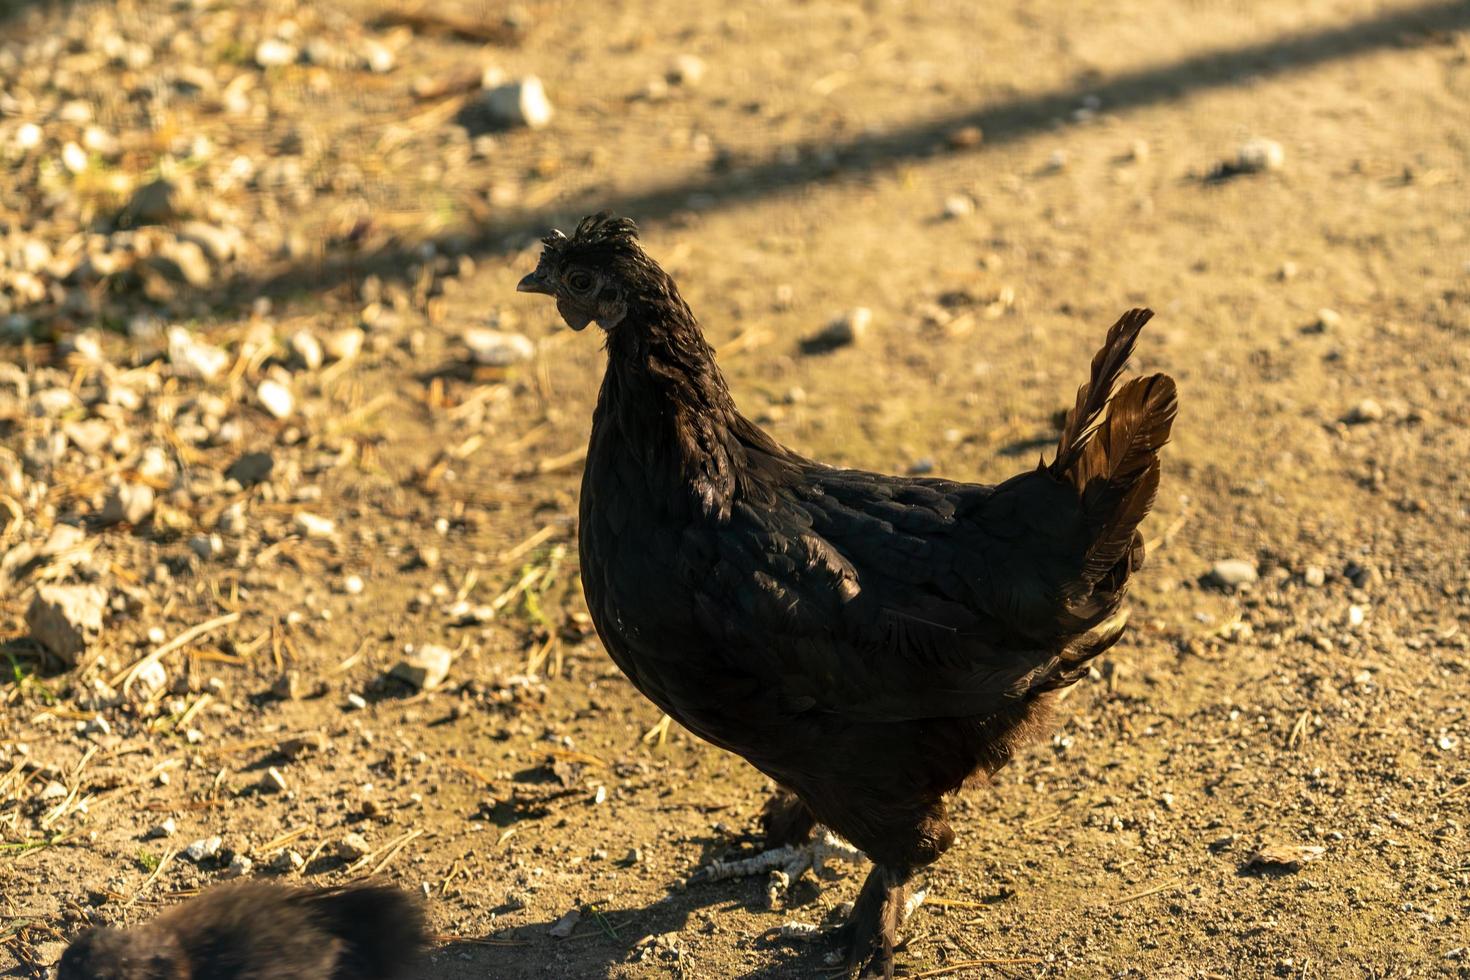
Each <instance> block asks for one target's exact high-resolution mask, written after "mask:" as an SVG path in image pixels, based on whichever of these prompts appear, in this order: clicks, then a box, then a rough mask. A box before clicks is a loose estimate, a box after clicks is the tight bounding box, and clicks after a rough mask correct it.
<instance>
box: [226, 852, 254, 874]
mask: <svg viewBox="0 0 1470 980" xmlns="http://www.w3.org/2000/svg"><path fill="white" fill-rule="evenodd" d="M253 867H255V862H254V861H252V860H250V859H249V858H248V857H246V856H245V855H243V854H236V855H235V856H234V857H232V858H230V866H229V867H228V868H226V869H225V873H224V875H222V877H225V878H243V877H244V876H245V875H248V874H249V873H250V869H251V868H253Z"/></svg>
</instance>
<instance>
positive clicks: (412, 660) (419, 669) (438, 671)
mask: <svg viewBox="0 0 1470 980" xmlns="http://www.w3.org/2000/svg"><path fill="white" fill-rule="evenodd" d="M453 663H454V651H452V650H450V649H449V648H448V647H443V646H439V645H438V644H436V643H425V644H423V645H422V646H420V647H417V648H416V649H414V650H413V651H412V652H410V653H409V654H408V655H407V656H405V657H404V658H403V659H402V660H400V661H399V662H398V663H396V664H394V665H393V669H392V670H391V671H389V674H390V675H391V676H393V677H396V678H398V679H399V680H402V681H407V682H408V683H409V684H412V685H413V686H414V687H417V688H419V689H420V690H424V691H432V690H433V689H434V688H436V687H438V686H439V685H440V684H442V683H443V682H444V679H445V678H446V677H448V676H449V668H450V666H451V665H452V664H453Z"/></svg>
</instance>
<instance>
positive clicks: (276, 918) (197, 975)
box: [57, 881, 427, 980]
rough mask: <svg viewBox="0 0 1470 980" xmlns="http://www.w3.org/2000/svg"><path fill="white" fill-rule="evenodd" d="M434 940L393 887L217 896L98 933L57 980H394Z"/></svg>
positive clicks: (68, 959)
mask: <svg viewBox="0 0 1470 980" xmlns="http://www.w3.org/2000/svg"><path fill="white" fill-rule="evenodd" d="M426 942H427V937H426V935H425V932H424V917H423V911H422V910H421V909H420V908H419V905H418V903H417V902H416V901H414V900H413V899H412V898H410V897H409V896H408V895H406V894H404V893H403V892H401V891H399V890H397V889H395V888H391V887H388V886H386V885H370V884H359V885H349V886H346V887H343V888H319V889H293V888H286V887H284V886H281V885H275V884H271V883H268V882H263V881H244V882H239V883H232V884H226V885H220V886H218V887H215V888H211V889H209V890H208V891H206V892H204V893H203V894H201V895H199V896H198V897H196V898H193V899H191V900H189V901H187V902H184V903H183V904H182V905H178V906H176V907H174V908H172V909H170V910H168V911H167V912H164V913H163V914H162V915H160V916H158V917H157V918H155V919H153V920H151V921H149V922H145V923H143V924H141V925H138V926H134V927H132V928H130V929H110V928H98V929H91V930H88V931H87V932H85V933H83V934H82V935H80V936H78V937H77V938H76V940H75V941H73V942H72V944H71V946H69V947H68V948H67V950H66V952H65V953H64V954H63V955H62V957H61V964H60V968H59V972H58V974H57V980H391V978H394V977H402V976H405V975H406V971H408V970H409V968H410V967H411V966H412V965H413V964H414V963H415V962H416V960H417V959H418V956H419V954H420V952H421V950H422V949H423V948H424V946H425V944H426Z"/></svg>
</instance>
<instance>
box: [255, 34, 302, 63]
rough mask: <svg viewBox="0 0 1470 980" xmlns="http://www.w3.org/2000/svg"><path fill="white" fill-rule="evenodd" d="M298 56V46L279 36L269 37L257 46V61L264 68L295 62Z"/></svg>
mask: <svg viewBox="0 0 1470 980" xmlns="http://www.w3.org/2000/svg"><path fill="white" fill-rule="evenodd" d="M296 57H297V51H296V48H295V47H294V46H293V45H290V44H287V43H286V42H285V41H282V40H280V39H279V38H274V37H268V38H266V39H265V40H264V41H261V42H260V43H259V44H257V45H256V46H255V63H256V64H257V65H259V66H260V67H262V68H279V67H281V66H282V65H290V64H294V63H295V62H296Z"/></svg>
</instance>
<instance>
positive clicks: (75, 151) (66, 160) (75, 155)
mask: <svg viewBox="0 0 1470 980" xmlns="http://www.w3.org/2000/svg"><path fill="white" fill-rule="evenodd" d="M61 165H62V166H63V167H65V168H66V169H67V170H70V171H71V172H72V173H74V174H79V173H81V172H82V171H84V170H86V169H87V151H86V150H84V149H82V148H81V146H80V145H78V144H77V143H74V142H72V141H71V140H68V141H67V142H66V144H65V145H64V146H62V148H61Z"/></svg>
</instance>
